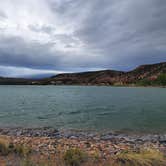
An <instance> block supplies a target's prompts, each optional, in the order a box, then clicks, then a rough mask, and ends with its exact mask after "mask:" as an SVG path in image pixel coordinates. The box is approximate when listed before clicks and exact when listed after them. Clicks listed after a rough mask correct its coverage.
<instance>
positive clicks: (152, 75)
mask: <svg viewBox="0 0 166 166" xmlns="http://www.w3.org/2000/svg"><path fill="white" fill-rule="evenodd" d="M165 77H166V62H164V63H158V64H152V65H142V66H139V67H138V68H136V69H134V70H132V71H129V72H123V71H114V70H103V71H95V72H83V73H71V74H59V75H56V76H54V77H51V78H49V79H43V80H41V81H40V83H41V84H55V85H143V84H147V85H163V84H164V85H166V82H165V83H164V80H165V79H166V78H165ZM158 79H162V80H158ZM160 81H162V83H160Z"/></svg>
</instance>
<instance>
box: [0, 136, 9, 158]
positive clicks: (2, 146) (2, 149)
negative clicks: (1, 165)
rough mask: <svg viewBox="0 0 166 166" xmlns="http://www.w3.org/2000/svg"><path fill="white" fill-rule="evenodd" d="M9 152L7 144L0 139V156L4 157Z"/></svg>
mask: <svg viewBox="0 0 166 166" xmlns="http://www.w3.org/2000/svg"><path fill="white" fill-rule="evenodd" d="M9 152H10V148H9V142H8V141H7V140H5V139H3V138H0V154H1V155H3V156H5V155H8V153H9Z"/></svg>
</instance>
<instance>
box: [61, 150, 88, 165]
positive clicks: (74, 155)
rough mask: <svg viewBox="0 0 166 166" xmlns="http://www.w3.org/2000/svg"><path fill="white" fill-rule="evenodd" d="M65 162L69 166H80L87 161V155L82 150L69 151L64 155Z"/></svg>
mask: <svg viewBox="0 0 166 166" xmlns="http://www.w3.org/2000/svg"><path fill="white" fill-rule="evenodd" d="M63 158H64V161H65V163H66V165H68V166H79V165H81V163H83V162H85V161H86V160H87V154H86V153H84V152H82V151H81V150H80V149H77V148H74V149H69V150H67V151H66V152H65V154H64V157H63Z"/></svg>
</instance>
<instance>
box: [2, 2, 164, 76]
mask: <svg viewBox="0 0 166 166" xmlns="http://www.w3.org/2000/svg"><path fill="white" fill-rule="evenodd" d="M163 61H166V1H165V0H1V4H0V75H1V76H8V77H26V76H31V75H38V74H58V73H64V72H65V73H66V72H80V71H92V70H104V69H115V70H124V71H127V70H131V69H133V68H135V67H136V66H138V65H141V64H150V63H158V62H163Z"/></svg>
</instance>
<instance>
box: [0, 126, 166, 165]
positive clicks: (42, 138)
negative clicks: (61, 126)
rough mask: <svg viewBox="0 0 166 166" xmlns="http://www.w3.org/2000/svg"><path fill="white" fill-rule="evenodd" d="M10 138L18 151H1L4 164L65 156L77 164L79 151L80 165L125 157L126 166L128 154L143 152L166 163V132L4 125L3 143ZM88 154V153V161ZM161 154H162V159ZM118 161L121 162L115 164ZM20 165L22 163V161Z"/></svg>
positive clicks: (60, 162)
mask: <svg viewBox="0 0 166 166" xmlns="http://www.w3.org/2000/svg"><path fill="white" fill-rule="evenodd" d="M6 142H7V143H8V147H14V149H15V150H14V154H13V153H11V152H10V153H11V154H9V155H7V156H3V155H1V152H0V163H4V166H6V165H5V163H6V162H9V161H10V162H11V163H12V164H13V163H16V165H17V166H18V165H19V164H17V163H22V162H28V164H29V163H33V164H34V163H35V164H36V163H38V164H39V163H41V165H48V164H49V165H50V166H66V163H65V162H66V160H64V156H65V157H67V162H69V164H67V165H69V166H73V165H72V163H70V162H71V159H73V157H74V158H75V157H76V158H77V157H78V156H77V155H78V154H77V153H79V155H81V158H79V159H77V160H76V161H75V160H74V162H79V164H78V166H81V165H83V166H84V162H85V166H92V165H94V166H105V165H110V164H111V165H112V166H120V163H121V159H123V160H124V161H123V162H124V163H126V165H125V164H124V166H127V165H128V164H127V162H128V161H129V160H130V158H129V159H128V158H126V157H128V156H131V155H132V156H133V159H131V162H134V161H135V159H134V157H135V156H136V160H137V159H138V157H139V156H140V159H141V160H143V161H144V160H145V161H146V158H145V159H144V157H143V156H144V155H146V153H147V156H148V157H149V156H152V158H151V157H150V158H149V162H153V161H155V160H156V162H159V163H160V166H165V165H164V164H165V161H166V158H165V157H163V156H166V135H163V136H162V135H146V136H145V135H144V136H141V135H140V136H138V135H132V136H131V135H127V134H126V135H125V134H120V133H119V134H116V133H107V134H99V133H91V132H83V131H71V130H70V131H69V130H65V131H58V130H56V129H53V128H49V127H45V128H33V129H30V128H26V129H25V128H3V129H2V128H1V129H0V145H1V147H2V145H3V144H5V146H6ZM15 147H16V148H15ZM10 151H11V149H10ZM144 153H145V154H144ZM84 154H86V155H85V156H86V159H85V161H84V157H85V156H84ZM71 155H72V156H73V157H72V156H71ZM75 155H76V156H75ZM123 155H126V156H123ZM155 155H156V156H155ZM123 157H124V158H123ZM158 157H161V161H160V158H158ZM132 160H133V161H132ZM158 160H159V161H158ZM82 162H83V164H82ZM114 162H115V163H116V162H117V163H119V164H115V165H114ZM138 162H139V161H138ZM140 162H141V161H140ZM161 162H163V164H161ZM43 163H44V164H43ZM35 164H34V165H35ZM36 165H37V164H36ZM39 165H40V164H39ZM19 166H22V165H21V164H20V165H19ZM131 166H133V164H132V165H131ZM156 166H157V165H156Z"/></svg>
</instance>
